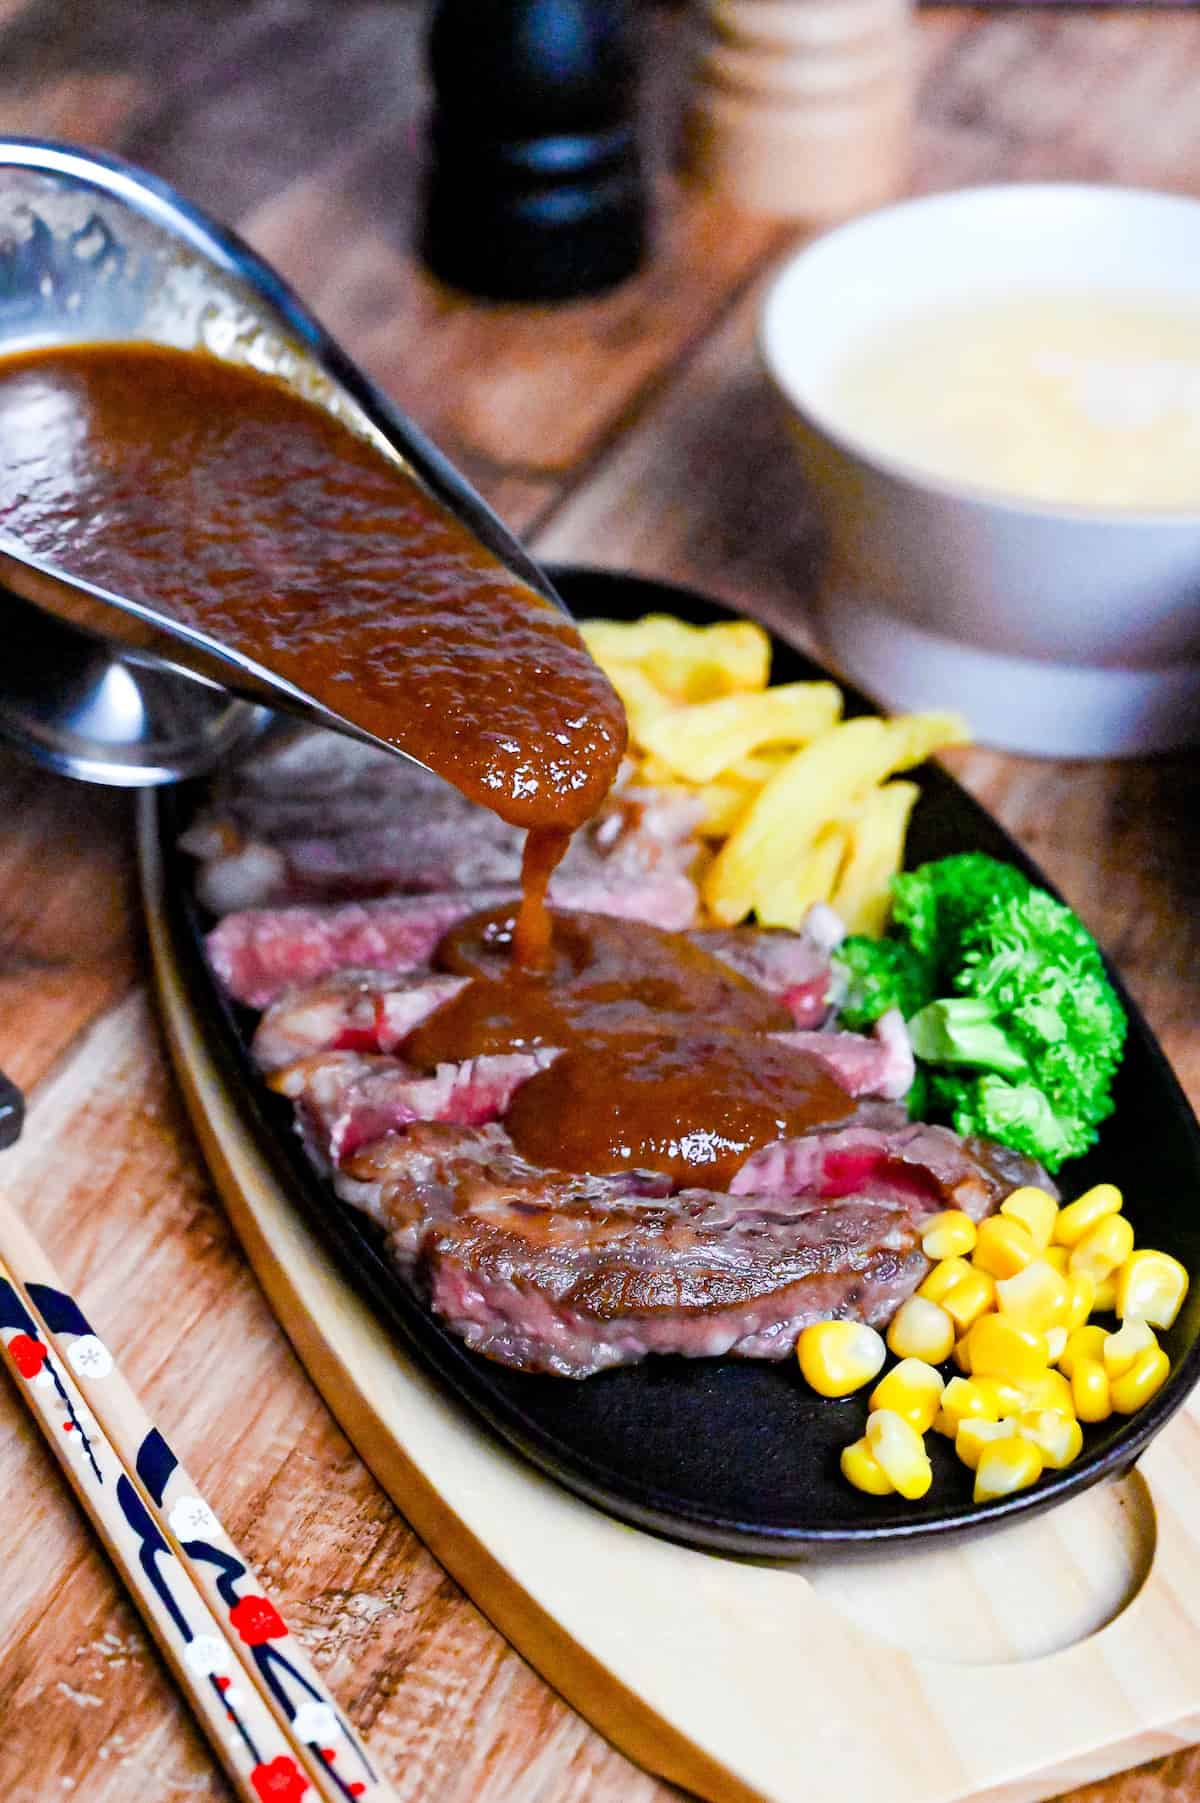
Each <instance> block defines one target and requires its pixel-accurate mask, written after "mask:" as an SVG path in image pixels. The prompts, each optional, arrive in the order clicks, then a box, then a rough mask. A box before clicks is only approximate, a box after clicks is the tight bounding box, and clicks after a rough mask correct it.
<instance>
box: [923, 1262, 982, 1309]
mask: <svg viewBox="0 0 1200 1803" xmlns="http://www.w3.org/2000/svg"><path fill="white" fill-rule="evenodd" d="M970 1273H971V1267H970V1265H969V1264H968V1263H967V1261H966V1259H965V1258H943V1259H940V1260H939V1261H938V1263H937V1264H936V1265H934V1267H933V1270H932V1271H931V1272H930V1273H929V1276H928V1277H927V1278H926V1279H925V1281H924V1283H921V1284H918V1285H917V1295H918V1296H927V1297H928V1298H929V1300H930V1302H940V1301H941V1300H942V1297H943V1296H944V1295H945V1294H946V1291H947V1290H951V1289H953V1288H954V1285H955V1284H956V1283H957V1282H958V1281H959V1279H960V1278H961V1277H969V1276H970Z"/></svg>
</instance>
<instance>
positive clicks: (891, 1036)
mask: <svg viewBox="0 0 1200 1803" xmlns="http://www.w3.org/2000/svg"><path fill="white" fill-rule="evenodd" d="M772 1037H773V1038H774V1039H775V1040H776V1041H777V1043H778V1044H779V1045H786V1046H791V1048H792V1050H793V1051H796V1052H806V1053H808V1055H809V1056H810V1057H813V1058H819V1059H820V1061H821V1063H822V1064H823V1065H824V1066H825V1068H826V1069H827V1070H828V1071H829V1073H830V1075H831V1076H833V1077H834V1078H835V1079H836V1080H837V1082H838V1083H840V1084H841V1086H842V1088H843V1089H844V1090H846V1091H847V1092H848V1094H850V1095H852V1096H886V1097H887V1098H888V1100H889V1101H893V1102H898V1101H899V1100H900V1098H901V1096H906V1095H907V1094H908V1092H909V1090H910V1089H911V1088H912V1083H913V1077H914V1075H915V1074H916V1061H915V1059H914V1058H913V1049H912V1041H911V1039H910V1038H909V1036H908V1028H907V1026H906V1025H905V1022H904V1017H903V1015H902V1014H901V1013H900V1012H899V1010H898V1009H895V1008H893V1009H891V1010H890V1011H889V1012H888V1013H887V1014H885V1015H883V1016H882V1017H881V1018H880V1019H879V1020H877V1021H876V1023H875V1027H874V1030H873V1031H872V1033H871V1034H870V1035H869V1036H868V1035H866V1034H863V1033H818V1032H813V1031H812V1030H811V1029H810V1030H809V1031H807V1032H800V1033H775V1034H773V1035H772Z"/></svg>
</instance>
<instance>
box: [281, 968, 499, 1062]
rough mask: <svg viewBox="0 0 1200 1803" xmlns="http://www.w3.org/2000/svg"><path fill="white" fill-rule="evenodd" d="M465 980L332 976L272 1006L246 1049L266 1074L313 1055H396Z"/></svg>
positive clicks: (369, 973)
mask: <svg viewBox="0 0 1200 1803" xmlns="http://www.w3.org/2000/svg"><path fill="white" fill-rule="evenodd" d="M469 980H470V979H469V978H467V977H451V976H442V975H440V974H436V975H435V974H431V973H430V972H429V971H424V970H422V971H413V972H410V973H409V974H407V975H404V974H400V975H395V976H393V975H391V974H389V973H388V972H385V971H379V970H354V969H350V970H339V971H335V972H334V973H333V974H332V975H331V976H328V977H325V978H323V979H322V980H321V981H320V982H317V983H312V984H309V985H308V986H307V987H306V988H304V989H294V990H288V991H286V992H285V994H283V995H282V996H280V998H279V1000H278V1001H275V1002H272V1003H271V1006H270V1007H269V1008H268V1009H267V1011H266V1013H265V1014H264V1015H263V1017H262V1019H261V1020H260V1021H259V1023H258V1027H257V1029H256V1031H255V1034H254V1038H253V1040H252V1041H251V1045H250V1050H251V1052H252V1054H253V1056H254V1061H255V1063H256V1064H257V1065H258V1067H259V1069H260V1070H263V1071H268V1072H270V1071H277V1070H282V1069H283V1067H284V1066H285V1065H288V1064H294V1063H295V1062H296V1061H297V1059H300V1058H311V1057H312V1056H313V1054H314V1053H316V1052H394V1051H395V1050H396V1048H397V1047H398V1046H399V1045H400V1043H401V1041H402V1040H405V1039H407V1038H408V1035H409V1034H410V1033H411V1032H412V1030H413V1028H414V1027H419V1026H420V1024H421V1022H422V1021H423V1020H426V1019H427V1018H428V1017H429V1015H431V1014H432V1013H434V1012H435V1010H436V1009H438V1008H440V1007H441V1006H442V1005H443V1003H445V1002H449V1001H452V1000H453V998H454V997H455V996H456V995H458V994H459V992H460V991H461V990H462V989H463V987H464V986H465V984H466V983H467V982H468V981H469Z"/></svg>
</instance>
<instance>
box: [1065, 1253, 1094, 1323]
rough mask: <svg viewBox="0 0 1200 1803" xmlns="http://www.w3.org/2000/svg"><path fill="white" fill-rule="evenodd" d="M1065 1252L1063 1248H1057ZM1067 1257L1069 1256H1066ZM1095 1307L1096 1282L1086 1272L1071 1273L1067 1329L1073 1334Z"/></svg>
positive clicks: (1068, 1287)
mask: <svg viewBox="0 0 1200 1803" xmlns="http://www.w3.org/2000/svg"><path fill="white" fill-rule="evenodd" d="M1059 1251H1060V1252H1066V1251H1067V1248H1066V1247H1065V1246H1060V1247H1059ZM1068 1256H1069V1254H1068ZM1095 1306H1096V1280H1095V1278H1094V1277H1089V1276H1088V1274H1087V1272H1086V1271H1073V1272H1072V1273H1071V1275H1070V1276H1069V1277H1068V1278H1067V1329H1068V1331H1069V1332H1070V1333H1074V1332H1075V1329H1076V1328H1077V1327H1082V1326H1083V1325H1084V1323H1085V1321H1086V1320H1087V1318H1088V1316H1089V1315H1090V1314H1091V1312H1092V1310H1093V1309H1094V1308H1095Z"/></svg>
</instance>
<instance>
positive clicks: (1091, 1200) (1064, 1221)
mask: <svg viewBox="0 0 1200 1803" xmlns="http://www.w3.org/2000/svg"><path fill="white" fill-rule="evenodd" d="M1121 1206H1122V1198H1121V1192H1120V1190H1119V1189H1118V1188H1117V1186H1116V1184H1115V1183H1095V1184H1093V1185H1092V1187H1091V1189H1089V1190H1085V1191H1084V1193H1083V1195H1082V1196H1080V1197H1079V1198H1078V1199H1077V1200H1076V1201H1074V1202H1068V1203H1067V1206H1066V1207H1065V1208H1060V1209H1059V1211H1058V1219H1057V1221H1055V1223H1054V1238H1055V1242H1056V1244H1058V1245H1060V1246H1077V1245H1078V1244H1079V1242H1080V1240H1081V1239H1082V1238H1083V1236H1084V1234H1085V1233H1090V1232H1091V1230H1092V1228H1093V1227H1094V1226H1095V1225H1096V1223H1097V1222H1098V1221H1103V1220H1106V1219H1107V1218H1108V1217H1109V1216H1110V1215H1119V1214H1120V1212H1121Z"/></svg>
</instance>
